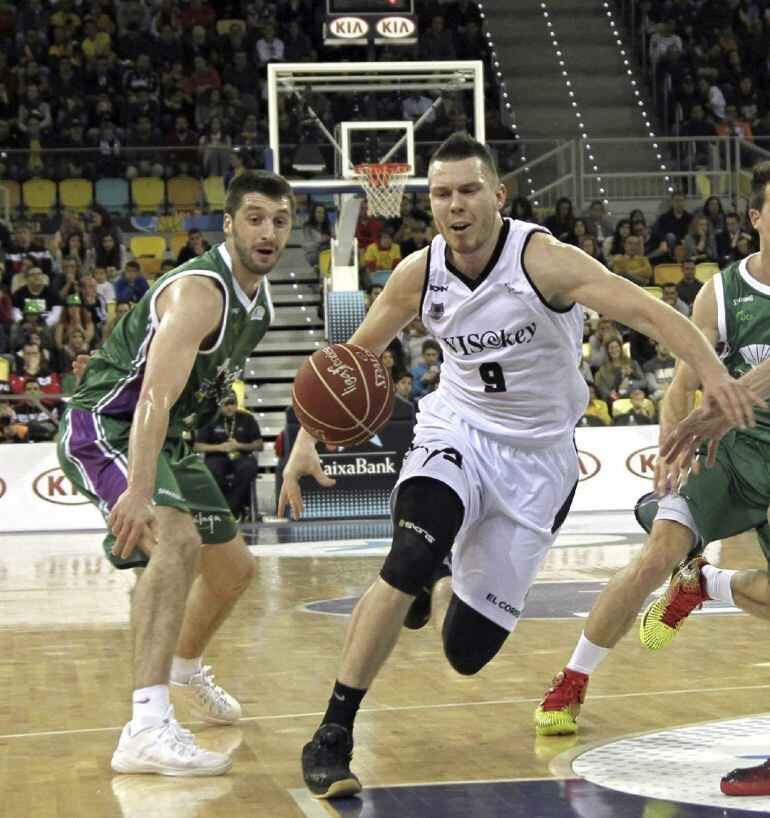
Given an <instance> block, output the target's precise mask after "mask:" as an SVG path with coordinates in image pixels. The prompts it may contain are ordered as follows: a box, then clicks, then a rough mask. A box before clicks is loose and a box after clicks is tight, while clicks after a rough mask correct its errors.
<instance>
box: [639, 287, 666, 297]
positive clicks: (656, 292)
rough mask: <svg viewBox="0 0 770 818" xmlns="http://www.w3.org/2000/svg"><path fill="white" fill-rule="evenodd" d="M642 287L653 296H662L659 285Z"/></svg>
mask: <svg viewBox="0 0 770 818" xmlns="http://www.w3.org/2000/svg"><path fill="white" fill-rule="evenodd" d="M644 289H645V290H647V292H648V293H649V294H650V295H652V296H654V297H655V298H663V290H662V288H660V287H645V288H644Z"/></svg>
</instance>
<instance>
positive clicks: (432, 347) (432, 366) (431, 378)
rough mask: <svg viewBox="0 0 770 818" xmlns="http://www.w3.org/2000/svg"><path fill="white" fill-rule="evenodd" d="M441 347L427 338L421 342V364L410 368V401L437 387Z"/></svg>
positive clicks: (416, 399)
mask: <svg viewBox="0 0 770 818" xmlns="http://www.w3.org/2000/svg"><path fill="white" fill-rule="evenodd" d="M440 357H441V347H440V346H439V345H438V341H434V340H433V339H432V338H427V339H426V340H425V341H423V342H422V358H423V360H422V363H418V364H416V365H415V366H413V367H412V381H413V383H412V399H413V400H415V401H418V400H419V399H420V398H422V397H424V396H425V395H427V394H428V392H433V391H434V390H435V388H436V387H437V386H438V381H439V375H440V373H441V364H440V362H439V359H440Z"/></svg>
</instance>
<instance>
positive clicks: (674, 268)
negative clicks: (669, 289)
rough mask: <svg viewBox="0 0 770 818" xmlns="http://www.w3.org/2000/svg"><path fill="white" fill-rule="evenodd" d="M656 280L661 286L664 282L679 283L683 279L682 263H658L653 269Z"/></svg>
mask: <svg viewBox="0 0 770 818" xmlns="http://www.w3.org/2000/svg"><path fill="white" fill-rule="evenodd" d="M653 275H654V279H653V280H654V282H655V284H657V285H658V286H659V287H660V286H661V285H662V284H668V283H669V282H671V281H673V282H674V284H677V283H678V282H680V281H681V280H682V265H681V264H658V265H656V267H655V269H654V270H653Z"/></svg>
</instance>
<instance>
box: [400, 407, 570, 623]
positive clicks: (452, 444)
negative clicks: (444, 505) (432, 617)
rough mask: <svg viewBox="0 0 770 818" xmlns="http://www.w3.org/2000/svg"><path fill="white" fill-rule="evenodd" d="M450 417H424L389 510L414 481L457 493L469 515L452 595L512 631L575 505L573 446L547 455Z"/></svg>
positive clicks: (426, 413)
mask: <svg viewBox="0 0 770 818" xmlns="http://www.w3.org/2000/svg"><path fill="white" fill-rule="evenodd" d="M445 412H446V410H445V409H442V416H441V417H438V416H437V415H435V414H433V413H431V412H430V410H421V411H420V413H419V415H418V417H417V426H416V427H415V433H414V439H413V441H412V446H411V448H410V450H409V451H408V452H407V455H406V457H405V458H404V464H403V466H402V468H401V473H400V474H399V477H398V481H397V483H396V487H395V489H394V491H393V495H392V496H391V508H393V507H394V504H395V498H396V493H397V492H398V487H399V486H400V485H401V483H403V482H405V481H406V480H409V479H410V478H411V477H432V478H434V479H436V480H441V481H442V482H443V483H446V484H447V485H448V486H450V487H451V488H452V489H454V491H455V492H456V493H457V494H458V496H459V497H460V500H461V501H462V503H463V505H464V507H465V516H464V518H463V524H462V527H461V528H460V531H459V533H458V535H457V539H456V540H455V543H454V547H453V550H452V589H453V591H454V592H455V593H456V594H457V596H458V597H459V598H460V599H461V600H462V601H463V602H465V603H466V604H467V605H470V606H471V607H472V608H473V609H474V610H475V611H478V612H479V613H480V614H482V615H483V616H485V617H487V618H488V619H491V620H492V621H493V622H495V623H496V624H498V625H500V626H501V627H502V628H505V629H506V630H508V631H512V630H513V629H514V628H515V627H516V623H517V622H518V620H519V617H520V616H521V612H522V610H523V608H524V602H525V600H526V598H527V594H528V593H529V589H530V587H531V586H532V583H533V582H534V580H535V575H536V574H537V572H538V570H539V569H540V566H541V565H542V563H543V560H544V559H545V556H546V554H547V553H548V550H549V549H550V547H551V546H552V545H553V542H554V540H555V538H556V533H557V531H558V528H559V527H560V526H561V523H562V522H563V519H564V516H566V511H567V509H568V507H569V503H570V502H571V499H572V492H573V491H574V489H575V486H576V483H577V479H578V459H577V452H576V450H575V444H574V442H573V441H572V440H571V439H569V438H565V440H564V441H563V442H560V443H556V444H553V445H550V446H549V447H547V448H543V449H538V448H527V449H524V448H518V447H512V446H508V445H505V444H504V443H501V442H499V441H496V440H494V439H492V438H490V437H488V436H487V435H485V434H483V433H482V432H479V431H478V430H476V429H474V428H473V427H471V426H469V425H468V424H467V423H466V422H465V421H464V420H462V419H461V418H459V417H457V416H448V415H446V413H445ZM435 513H436V514H441V509H440V508H437V509H435ZM396 524H397V521H396Z"/></svg>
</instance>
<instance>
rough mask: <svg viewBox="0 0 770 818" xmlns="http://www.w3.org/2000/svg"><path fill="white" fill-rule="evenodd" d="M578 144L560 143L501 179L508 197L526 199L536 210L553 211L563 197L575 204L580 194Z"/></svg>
mask: <svg viewBox="0 0 770 818" xmlns="http://www.w3.org/2000/svg"><path fill="white" fill-rule="evenodd" d="M577 144H578V143H577V141H576V140H571V141H568V142H562V143H561V144H560V145H558V147H555V148H552V149H551V150H548V151H546V152H545V153H541V154H540V155H539V156H537V157H536V158H534V159H528V161H527V163H526V164H525V165H523V166H522V167H519V168H517V169H516V170H514V171H512V172H511V173H509V174H507V175H505V176H503V182H504V184H505V185H506V187H507V188H508V192H509V194H511V195H514V196H526V197H527V198H529V199H530V200H531V202H532V205H533V206H534V207H537V208H547V207H553V206H554V205H555V204H556V201H557V200H558V199H559V198H560V197H562V196H567V197H568V198H570V199H572V200H575V199H576V198H577V196H578V193H579V190H580V185H579V174H580V170H579V166H578V164H577V162H576V155H575V154H576V150H577Z"/></svg>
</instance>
